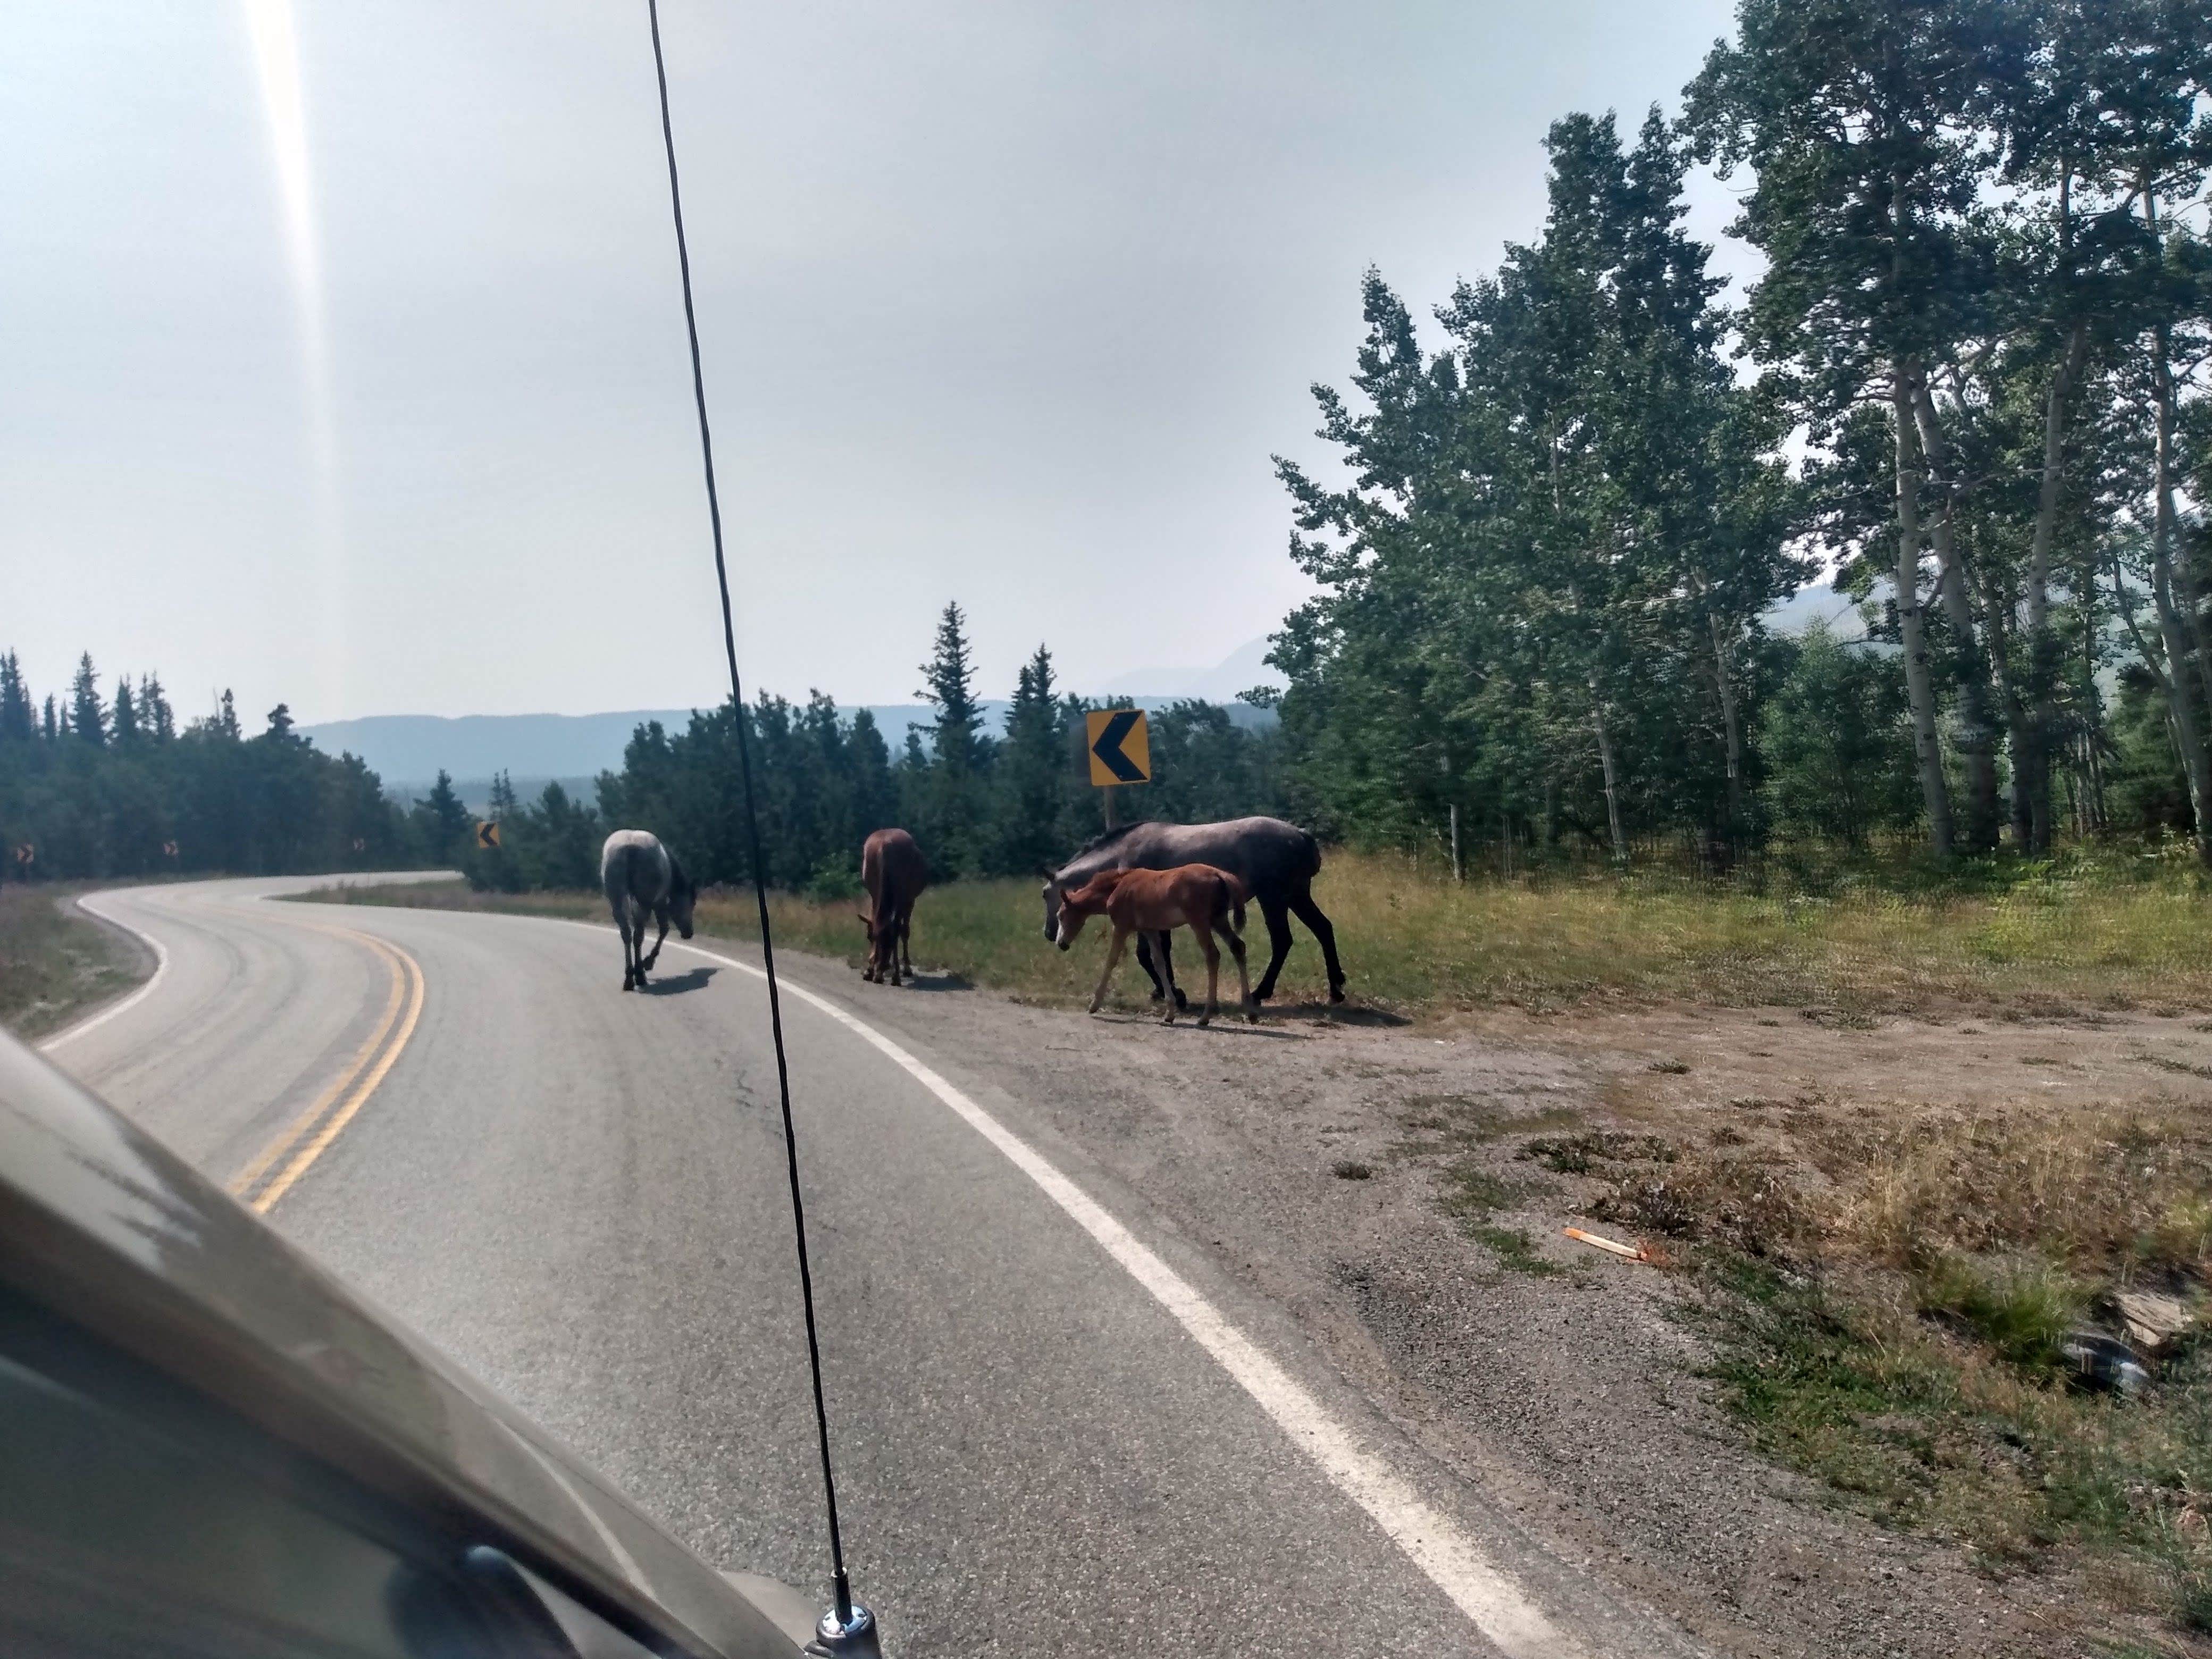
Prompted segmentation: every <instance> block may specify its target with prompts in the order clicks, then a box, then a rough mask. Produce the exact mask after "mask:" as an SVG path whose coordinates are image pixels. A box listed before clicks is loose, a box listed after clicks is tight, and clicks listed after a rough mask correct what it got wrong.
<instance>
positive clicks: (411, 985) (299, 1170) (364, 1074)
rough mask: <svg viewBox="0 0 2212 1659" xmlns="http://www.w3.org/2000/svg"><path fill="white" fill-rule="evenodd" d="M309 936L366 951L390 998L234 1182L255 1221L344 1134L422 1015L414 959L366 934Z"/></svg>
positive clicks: (344, 932)
mask: <svg viewBox="0 0 2212 1659" xmlns="http://www.w3.org/2000/svg"><path fill="white" fill-rule="evenodd" d="M313 931H314V932H316V933H330V934H331V935H332V936H333V937H334V938H339V939H351V940H354V941H356V942H358V943H360V944H362V945H367V946H368V948H369V950H370V951H372V952H373V953H374V954H375V955H376V956H377V957H380V958H381V959H382V961H383V962H384V963H385V965H386V967H388V968H389V969H391V970H392V990H391V994H390V995H389V996H388V997H386V1000H385V1004H384V1012H383V1013H382V1015H381V1016H380V1018H379V1019H378V1021H377V1024H376V1029H375V1030H374V1031H372V1032H371V1033H370V1034H369V1037H368V1041H367V1042H364V1043H362V1046H361V1048H359V1050H358V1051H356V1053H355V1054H354V1056H353V1058H352V1059H350V1060H348V1061H347V1062H346V1064H345V1066H344V1067H343V1069H342V1070H341V1071H340V1072H339V1073H338V1075H337V1079H336V1080H335V1081H334V1082H332V1083H331V1085H330V1087H328V1088H327V1089H325V1090H324V1091H323V1092H322V1093H321V1094H319V1095H318V1096H317V1097H315V1100H314V1103H313V1104H312V1105H310V1106H309V1107H308V1108H307V1110H305V1111H303V1112H301V1114H300V1115H298V1116H297V1117H295V1118H294V1119H293V1120H292V1121H291V1122H289V1124H287V1125H286V1126H285V1127H283V1129H282V1130H280V1131H279V1132H278V1133H277V1135H276V1139H273V1140H271V1141H270V1143H269V1144H268V1145H267V1146H264V1147H263V1148H262V1149H261V1151H260V1152H258V1153H257V1154H255V1156H254V1158H253V1161H252V1163H250V1164H247V1165H246V1167H245V1168H244V1169H243V1170H240V1171H239V1172H238V1174H237V1175H236V1176H234V1177H233V1178H232V1180H231V1183H230V1191H231V1194H232V1196H233V1197H235V1198H239V1199H242V1200H245V1202H246V1204H247V1206H250V1207H251V1208H252V1211H253V1212H254V1213H255V1214H256V1215H266V1214H267V1213H268V1212H269V1210H270V1206H272V1205H274V1204H275V1203H276V1200H278V1199H280V1198H282V1197H283V1196H284V1194H286V1193H288V1192H289V1191H291V1190H292V1186H293V1183H294V1182H297V1181H298V1180H299V1179H300V1177H301V1176H303V1175H305V1174H307V1171H308V1170H309V1169H311V1168H312V1167H313V1164H314V1162H315V1160H316V1159H317V1158H320V1157H321V1156H322V1155H323V1154H324V1153H325V1152H328V1151H329V1150H330V1147H331V1143H332V1142H333V1141H335V1140H336V1139H337V1138H338V1137H339V1136H340V1135H341V1134H343V1133H345V1127H346V1125H347V1124H349V1123H350V1122H351V1121H353V1117H354V1114H355V1113H356V1112H358V1111H360V1110H361V1109H362V1105H363V1103H366V1102H367V1100H368V1097H369V1096H371V1095H372V1094H374V1093H375V1092H376V1085H378V1084H380V1083H381V1082H383V1081H384V1074H385V1073H386V1072H389V1071H390V1070H391V1069H392V1062H393V1061H395V1060H398V1058H399V1052H400V1050H401V1049H403V1048H405V1047H406V1046H407V1039H408V1038H409V1037H410V1036H414V1035H415V1022H416V1020H417V1019H419V1018H422V964H420V963H417V962H416V960H415V958H414V957H411V956H410V955H408V954H407V952H406V951H403V950H401V949H400V948H399V947H398V945H391V944H387V943H386V941H385V940H383V939H376V938H373V937H372V936H371V935H369V934H368V933H354V932H353V931H352V930H350V929H346V928H335V927H332V928H324V927H318V928H315V929H313Z"/></svg>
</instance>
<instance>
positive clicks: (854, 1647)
mask: <svg viewBox="0 0 2212 1659" xmlns="http://www.w3.org/2000/svg"><path fill="white" fill-rule="evenodd" d="M645 13H646V19H647V23H648V24H649V26H650V27H651V28H652V31H653V76H654V79H655V80H656V81H658V82H659V87H660V138H661V143H662V145H663V146H664V147H665V149H666V150H667V152H668V205H669V209H670V210H671V213H672V214H673V215H674V216H675V220H676V264H677V267H678V270H680V271H681V273H682V275H683V279H684V332H685V333H686V334H687V335H689V336H690V342H691V397H692V400H693V402H695V403H696V404H697V405H698V409H699V456H700V459H701V461H702V463H703V464H704V465H705V468H706V473H707V517H708V522H709V523H710V524H711V525H712V526H713V528H714V582H715V586H717V587H718V588H719V589H720V592H721V597H722V649H723V652H724V653H725V655H726V657H727V658H728V660H729V665H730V710H731V713H732V716H733V717H734V721H735V724H736V726H737V729H738V775H739V777H740V779H741V781H743V784H744V794H745V833H746V836H747V844H748V850H749V851H750V853H751V854H752V866H753V901H754V902H755V903H756V904H757V905H758V906H759V908H760V934H761V966H762V968H763V969H764V970H765V972H766V974H767V977H768V1020H769V1031H770V1033H771V1034H772V1035H773V1036H774V1039H775V1086H776V1094H777V1097H779V1099H780V1100H781V1103H782V1105H783V1157H784V1166H785V1168H786V1169H787V1170H788V1171H789V1172H790V1176H791V1225H792V1231H793V1235H794V1236H795V1237H796V1238H797V1240H798V1244H799V1300H800V1302H801V1304H802V1305H803V1306H804V1307H805V1311H806V1363H807V1366H808V1368H809V1370H811V1372H812V1373H813V1377H814V1430H815V1434H816V1437H817V1439H818V1440H819V1441H820V1443H821V1448H822V1497H823V1506H824V1508H825V1509H826V1510H827V1511H828V1513H829V1582H830V1586H831V1590H832V1595H833V1597H834V1600H833V1601H832V1602H831V1605H830V1606H829V1608H828V1609H827V1610H826V1611H825V1612H824V1613H823V1615H822V1617H821V1619H820V1620H819V1621H818V1622H817V1624H816V1626H815V1629H814V1640H813V1641H812V1642H811V1643H809V1644H807V1651H808V1652H810V1653H824V1654H838V1655H845V1654H851V1655H858V1656H864V1659H865V1656H877V1655H880V1654H881V1652H882V1648H881V1646H880V1645H879V1643H878V1635H877V1631H876V1619H875V1615H874V1614H873V1613H870V1612H869V1611H868V1609H867V1608H866V1607H865V1606H864V1605H863V1604H861V1603H860V1602H859V1601H854V1599H853V1584H852V1580H851V1579H850V1578H848V1577H847V1576H846V1573H845V1543H844V1539H843V1536H842V1534H841V1533H840V1532H839V1530H838V1527H837V1481H836V1476H835V1475H834V1474H832V1473H831V1471H830V1468H829V1408H828V1407H827V1406H825V1405H824V1404H823V1395H822V1344H821V1340H820V1339H819V1338H818V1337H817V1335H816V1334H815V1328H814V1274H813V1272H812V1270H811V1268H810V1267H808V1265H807V1260H806V1205H805V1200H803V1199H802V1198H801V1197H800V1196H799V1136H798V1134H797V1133H796V1132H795V1131H794V1130H793V1127H792V1121H791V1068H790V1066H788V1065H787V1063H786V1061H785V1060H784V1055H783V1003H782V1000H781V997H780V996H779V995H778V994H777V989H776V978H775V941H774V940H773V939H771V938H770V937H769V924H768V872H767V867H766V866H765V865H764V864H763V862H762V859H761V832H760V809H759V807H758V805H757V804H756V802H755V799H754V796H753V760H752V743H751V739H750V737H749V736H748V735H747V732H746V728H745V699H744V688H743V686H742V685H741V684H739V681H738V637H737V631H736V629H735V627H734V626H733V624H732V622H731V617H730V570H729V565H728V562H727V561H726V560H725V559H724V557H723V555H722V503H721V497H720V495H718V494H717V493H716V491H715V489H714V434H713V432H712V431H711V430H710V429H709V428H708V424H707V378H706V374H705V372H704V370H702V368H701V367H700V363H699V319H698V315H697V313H696V311H695V310H694V309H693V307H692V304H691V254H690V249H689V247H688V246H686V244H685V242H684V192H683V190H682V188H681V186H680V185H678V182H677V177H676V132H675V129H674V128H673V127H672V126H671V125H670V124H669V118H668V64H667V61H666V59H665V58H664V57H663V55H662V53H661V49H660V4H659V0H646V6H645Z"/></svg>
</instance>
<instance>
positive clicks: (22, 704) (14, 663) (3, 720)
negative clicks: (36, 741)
mask: <svg viewBox="0 0 2212 1659" xmlns="http://www.w3.org/2000/svg"><path fill="white" fill-rule="evenodd" d="M38 734H39V726H38V716H37V714H36V712H35V710H34V709H33V705H32V702H31V689H30V687H29V686H27V684H24V682H23V668H22V665H21V663H20V662H19V661H18V660H17V659H16V657H15V653H14V652H13V651H10V652H8V653H6V654H4V655H0V743H28V742H30V741H31V740H32V739H33V738H35V737H37V736H38Z"/></svg>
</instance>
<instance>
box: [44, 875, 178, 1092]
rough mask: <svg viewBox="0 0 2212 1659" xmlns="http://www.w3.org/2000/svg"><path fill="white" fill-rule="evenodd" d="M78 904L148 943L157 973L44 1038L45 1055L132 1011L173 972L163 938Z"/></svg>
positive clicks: (85, 910)
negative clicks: (111, 1001)
mask: <svg viewBox="0 0 2212 1659" xmlns="http://www.w3.org/2000/svg"><path fill="white" fill-rule="evenodd" d="M76 905H77V908H78V909H80V910H82V911H83V912H84V913H85V914H86V915H89V916H97V917H98V918H99V919H100V921H104V922H106V923H107V925H108V926H109V927H120V928H121V929H122V930H123V931H124V932H125V933H128V934H130V935H131V938H133V939H137V941H138V942H139V943H140V944H141V945H145V946H146V947H147V948H148V949H149V950H150V951H153V953H154V974H153V977H152V978H150V979H149V980H148V981H146V982H145V983H144V984H143V985H142V986H140V987H138V988H137V990H135V991H133V992H132V993H131V994H130V995H129V996H127V997H125V998H124V999H123V1000H122V1001H120V1002H117V1003H111V1004H110V1005H109V1006H106V1007H105V1008H103V1009H101V1010H100V1012H98V1013H96V1014H94V1015H91V1016H90V1017H89V1018H84V1019H81V1020H79V1021H77V1023H76V1024H74V1025H71V1026H69V1027H67V1028H65V1029H64V1030H59V1031H57V1032H56V1033H54V1035H53V1036H50V1037H45V1038H42V1039H41V1040H40V1042H39V1045H38V1048H39V1052H40V1054H52V1052H53V1051H54V1050H55V1049H57V1048H60V1047H61V1046H62V1044H64V1042H76V1039H77V1038H79V1037H81V1036H83V1035H84V1034H85V1033H86V1032H87V1031H92V1030H98V1029H99V1028H100V1027H101V1026H103V1025H105V1024H107V1022H108V1021H109V1020H111V1019H113V1018H115V1017H116V1016H117V1015H118V1014H123V1013H128V1012H130V1011H131V1009H133V1008H135V1007H137V1006H138V1005H139V1004H140V1003H142V1002H143V1001H144V1000H146V999H147V998H148V997H149V996H152V995H153V994H154V992H155V988H156V987H159V986H160V984H161V981H162V978H163V977H164V976H165V975H167V973H168V971H169V953H168V951H166V950H164V949H162V947H161V940H159V939H155V937H154V936H153V935H152V934H151V933H143V932H142V931H140V930H139V929H138V928H136V927H132V926H131V924H130V923H129V922H127V921H121V920H119V919H118V918H117V917H114V916H111V915H108V914H107V912H106V911H105V910H99V909H94V908H93V907H92V906H91V905H90V904H88V903H87V902H85V901H84V900H83V899H82V898H80V899H78V900H77V902H76Z"/></svg>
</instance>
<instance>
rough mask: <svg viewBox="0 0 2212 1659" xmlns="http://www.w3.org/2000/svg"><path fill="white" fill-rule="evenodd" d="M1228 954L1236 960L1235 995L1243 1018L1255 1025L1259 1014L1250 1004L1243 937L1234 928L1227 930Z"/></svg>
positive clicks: (1257, 1022) (1249, 987) (1250, 988)
mask: <svg viewBox="0 0 2212 1659" xmlns="http://www.w3.org/2000/svg"><path fill="white" fill-rule="evenodd" d="M1229 954H1230V955H1231V956H1232V957H1236V958H1237V996H1238V997H1239V998H1240V999H1242V1003H1243V1009H1244V1018H1245V1019H1246V1021H1247V1022H1249V1024H1254V1025H1257V1024H1259V1023H1260V1013H1259V1010H1258V1009H1257V1008H1255V1007H1254V1006H1253V1004H1252V976H1251V975H1249V973H1247V972H1246V971H1245V969H1244V936H1243V934H1242V933H1238V932H1237V930H1236V929H1235V928H1234V927H1231V929H1230V930H1229Z"/></svg>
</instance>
